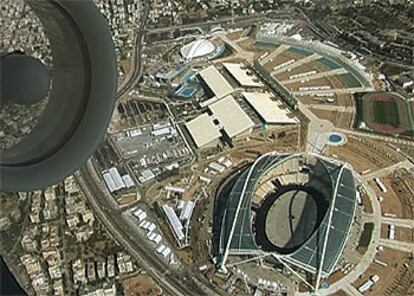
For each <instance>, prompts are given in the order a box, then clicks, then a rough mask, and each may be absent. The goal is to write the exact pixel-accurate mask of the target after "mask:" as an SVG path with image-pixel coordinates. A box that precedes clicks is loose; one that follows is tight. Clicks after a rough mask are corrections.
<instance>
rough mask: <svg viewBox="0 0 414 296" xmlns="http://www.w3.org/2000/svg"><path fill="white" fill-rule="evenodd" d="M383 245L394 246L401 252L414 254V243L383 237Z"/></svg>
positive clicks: (381, 243)
mask: <svg viewBox="0 0 414 296" xmlns="http://www.w3.org/2000/svg"><path fill="white" fill-rule="evenodd" d="M379 243H380V245H381V246H384V247H388V248H392V249H395V250H398V251H401V252H407V253H413V254H414V243H412V242H403V241H398V240H392V239H384V238H381V239H380V241H379Z"/></svg>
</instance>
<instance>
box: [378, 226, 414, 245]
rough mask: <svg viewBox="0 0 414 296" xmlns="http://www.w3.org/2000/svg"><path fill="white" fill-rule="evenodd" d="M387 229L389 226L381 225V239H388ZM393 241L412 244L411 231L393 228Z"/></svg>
mask: <svg viewBox="0 0 414 296" xmlns="http://www.w3.org/2000/svg"><path fill="white" fill-rule="evenodd" d="M388 229H389V225H387V224H382V225H381V237H382V238H388ZM395 240H397V241H403V242H412V241H413V230H411V229H410V228H404V227H398V226H396V227H395Z"/></svg>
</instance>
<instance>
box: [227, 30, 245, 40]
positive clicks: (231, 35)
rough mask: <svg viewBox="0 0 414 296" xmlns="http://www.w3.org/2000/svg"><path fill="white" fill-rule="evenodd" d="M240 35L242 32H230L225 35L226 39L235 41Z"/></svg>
mask: <svg viewBox="0 0 414 296" xmlns="http://www.w3.org/2000/svg"><path fill="white" fill-rule="evenodd" d="M241 34H243V30H240V31H235V32H231V33H228V34H227V38H229V39H230V40H237V39H239V38H240V36H241Z"/></svg>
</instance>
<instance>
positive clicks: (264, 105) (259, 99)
mask: <svg viewBox="0 0 414 296" xmlns="http://www.w3.org/2000/svg"><path fill="white" fill-rule="evenodd" d="M242 94H243V96H244V98H245V99H246V101H247V102H248V103H249V104H250V105H251V106H252V107H253V109H255V110H256V112H257V113H258V114H259V115H260V116H261V117H262V119H263V120H264V121H265V122H266V123H280V124H289V123H297V122H298V121H297V119H296V118H294V117H289V116H288V114H289V113H290V112H289V110H287V109H283V108H282V107H281V106H280V105H279V104H278V103H277V102H276V101H273V100H272V99H271V97H272V95H271V94H269V93H259V92H254V93H248V92H243V93H242Z"/></svg>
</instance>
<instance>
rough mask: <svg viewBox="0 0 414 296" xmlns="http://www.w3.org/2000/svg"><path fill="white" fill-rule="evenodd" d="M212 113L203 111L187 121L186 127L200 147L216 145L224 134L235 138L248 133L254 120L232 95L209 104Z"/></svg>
mask: <svg viewBox="0 0 414 296" xmlns="http://www.w3.org/2000/svg"><path fill="white" fill-rule="evenodd" d="M208 108H209V109H210V114H211V115H209V114H208V113H203V114H201V115H199V116H198V117H196V118H195V119H193V120H191V121H189V122H187V124H186V127H187V130H188V131H189V133H190V135H191V137H192V138H193V140H194V143H195V144H196V146H197V147H198V148H201V147H206V146H207V145H210V146H211V145H214V144H216V143H217V141H218V140H219V138H220V137H221V135H222V132H223V133H225V134H227V136H228V137H229V138H234V137H236V136H239V135H242V134H248V133H250V132H251V129H252V128H253V126H254V122H253V121H252V120H251V119H250V117H249V116H248V115H247V114H246V112H244V110H243V109H242V108H241V107H240V105H239V104H238V103H237V102H236V100H235V99H234V98H233V97H232V96H227V97H225V98H224V99H221V100H219V101H217V102H215V103H212V104H210V105H209V106H208Z"/></svg>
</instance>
